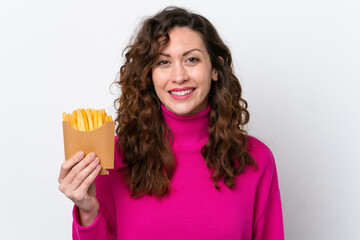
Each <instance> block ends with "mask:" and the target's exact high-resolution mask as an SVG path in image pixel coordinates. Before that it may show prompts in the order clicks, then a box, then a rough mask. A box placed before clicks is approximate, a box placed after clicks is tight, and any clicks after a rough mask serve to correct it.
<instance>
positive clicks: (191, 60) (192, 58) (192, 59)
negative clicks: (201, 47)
mask: <svg viewBox="0 0 360 240" xmlns="http://www.w3.org/2000/svg"><path fill="white" fill-rule="evenodd" d="M187 61H188V62H191V63H194V62H198V61H199V59H198V58H194V57H191V58H188V60H187Z"/></svg>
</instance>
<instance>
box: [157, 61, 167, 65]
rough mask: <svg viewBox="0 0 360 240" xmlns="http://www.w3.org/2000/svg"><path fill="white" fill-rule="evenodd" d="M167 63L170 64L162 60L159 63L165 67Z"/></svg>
mask: <svg viewBox="0 0 360 240" xmlns="http://www.w3.org/2000/svg"><path fill="white" fill-rule="evenodd" d="M167 63H169V61H167V60H161V61H159V62H158V65H164V64H167Z"/></svg>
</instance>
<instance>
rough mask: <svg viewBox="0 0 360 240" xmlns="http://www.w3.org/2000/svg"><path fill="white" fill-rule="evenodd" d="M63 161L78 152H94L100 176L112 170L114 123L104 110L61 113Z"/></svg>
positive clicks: (78, 110) (79, 110)
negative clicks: (98, 164) (97, 159)
mask: <svg viewBox="0 0 360 240" xmlns="http://www.w3.org/2000/svg"><path fill="white" fill-rule="evenodd" d="M63 131H64V148H65V159H66V160H67V159H69V158H70V157H72V156H73V155H74V154H75V153H77V152H78V151H83V152H84V153H85V155H86V154H88V153H90V152H94V153H95V154H96V156H97V157H98V158H99V160H100V165H101V171H100V174H101V175H106V174H108V171H107V169H113V168H114V134H115V122H114V121H112V118H111V116H109V115H106V113H105V110H104V109H100V110H94V109H86V110H85V109H80V108H78V109H77V110H74V111H73V113H72V114H66V113H63Z"/></svg>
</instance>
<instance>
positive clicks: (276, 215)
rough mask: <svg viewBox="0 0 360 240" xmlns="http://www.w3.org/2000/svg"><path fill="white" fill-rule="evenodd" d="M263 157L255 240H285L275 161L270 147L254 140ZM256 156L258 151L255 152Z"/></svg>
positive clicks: (254, 231)
mask: <svg viewBox="0 0 360 240" xmlns="http://www.w3.org/2000/svg"><path fill="white" fill-rule="evenodd" d="M252 142H253V143H254V144H255V145H257V147H256V148H257V149H262V155H261V157H260V155H259V156H257V159H258V160H259V161H258V164H260V166H259V171H260V172H261V174H260V176H261V177H260V180H259V182H258V187H257V192H256V196H255V210H254V223H253V234H252V239H253V240H272V239H276V240H283V239H284V229H283V218H282V207H281V198H280V190H279V183H278V176H277V171H276V165H275V159H274V156H273V154H272V152H271V151H270V149H268V147H266V146H265V145H264V144H263V143H261V142H260V141H258V140H257V139H254V138H252ZM254 154H255V155H256V154H257V153H256V151H255V152H254Z"/></svg>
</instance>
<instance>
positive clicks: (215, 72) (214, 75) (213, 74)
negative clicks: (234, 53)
mask: <svg viewBox="0 0 360 240" xmlns="http://www.w3.org/2000/svg"><path fill="white" fill-rule="evenodd" d="M211 79H212V80H213V81H217V80H218V70H217V69H216V68H213V69H212V70H211Z"/></svg>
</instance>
